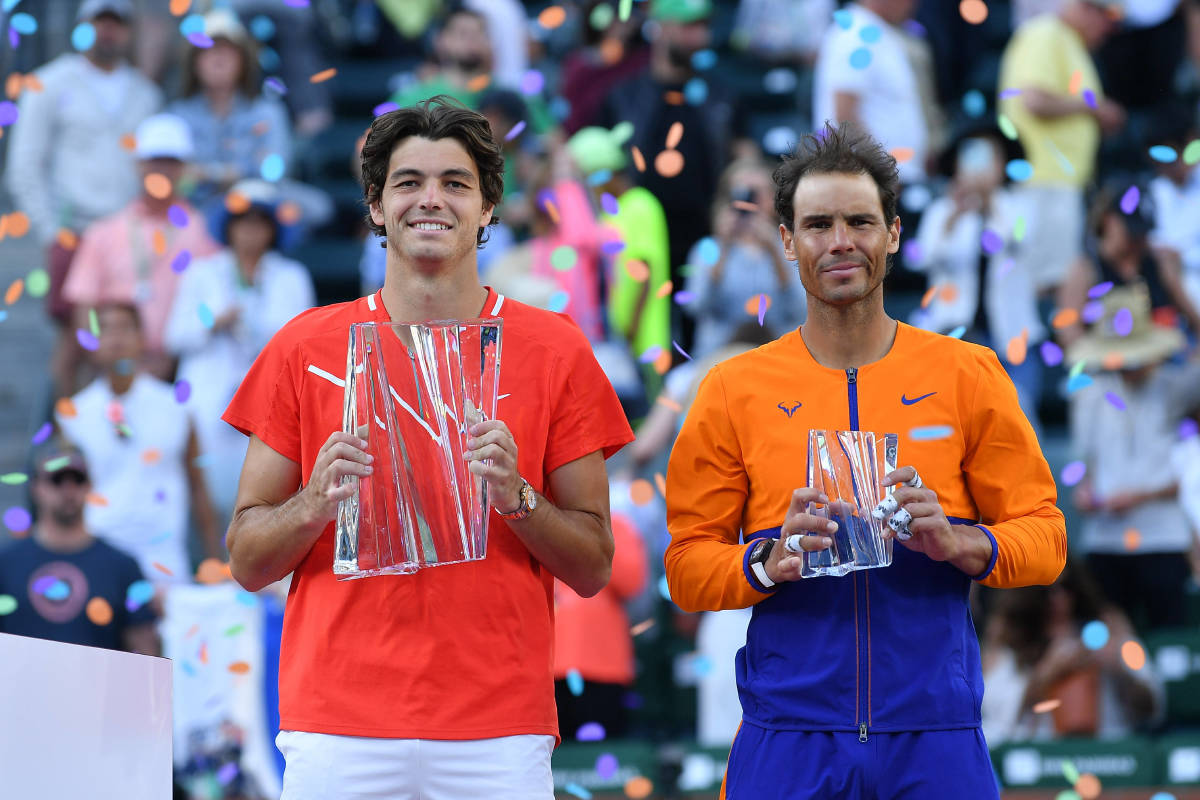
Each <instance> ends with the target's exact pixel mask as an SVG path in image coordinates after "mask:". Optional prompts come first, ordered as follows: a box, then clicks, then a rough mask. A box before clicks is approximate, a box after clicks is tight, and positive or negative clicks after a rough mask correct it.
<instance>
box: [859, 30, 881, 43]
mask: <svg viewBox="0 0 1200 800" xmlns="http://www.w3.org/2000/svg"><path fill="white" fill-rule="evenodd" d="M882 36H883V30H882V29H881V28H880V27H879V26H878V25H864V26H863V28H862V29H861V30H860V31H859V32H858V38H860V39H862V40H863V41H864V42H866V43H867V44H875V43H876V42H878V41H879V39H880V38H881V37H882Z"/></svg>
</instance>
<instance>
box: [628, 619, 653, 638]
mask: <svg viewBox="0 0 1200 800" xmlns="http://www.w3.org/2000/svg"><path fill="white" fill-rule="evenodd" d="M653 627H654V618H653V617H651V618H650V619H644V620H642V621H641V622H639V623H638V624H637V625H634V626H633V627H632V628H630V629H629V635H630V636H641V635H642V634H643V633H645V632H646V631H648V630H650V629H651V628H653Z"/></svg>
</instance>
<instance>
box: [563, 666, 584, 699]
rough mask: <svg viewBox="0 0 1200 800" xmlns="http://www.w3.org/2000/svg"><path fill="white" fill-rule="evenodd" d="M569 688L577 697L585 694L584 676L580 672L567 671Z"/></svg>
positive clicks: (575, 670) (574, 670)
mask: <svg viewBox="0 0 1200 800" xmlns="http://www.w3.org/2000/svg"><path fill="white" fill-rule="evenodd" d="M567 688H568V689H570V690H571V694H573V695H574V696H575V697H579V695H581V694H583V676H582V675H580V674H579V670H577V669H569V670H567Z"/></svg>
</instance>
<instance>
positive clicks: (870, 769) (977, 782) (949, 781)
mask: <svg viewBox="0 0 1200 800" xmlns="http://www.w3.org/2000/svg"><path fill="white" fill-rule="evenodd" d="M725 797H726V798H728V800H776V798H777V799H778V800H808V798H812V800H827V799H828V798H839V800H843V799H845V800H936V798H956V799H959V798H970V800H999V797H1000V792H999V789H998V788H997V784H996V776H995V773H994V772H993V770H992V760H991V757H990V756H989V755H988V749H987V743H986V742H984V739H983V732H982V731H980V730H979V729H978V728H962V729H958V730H949V731H918V732H913V733H871V734H869V735H868V737H867V741H865V742H860V741H859V740H858V734H857V733H851V732H845V733H842V732H838V733H829V732H810V731H769V730H766V729H764V728H760V727H758V726H757V725H753V724H751V723H748V722H743V723H742V726H741V728H740V729H739V730H738V734H737V738H735V739H734V741H733V749H732V750H731V751H730V753H729V766H728V767H727V769H726V772H725Z"/></svg>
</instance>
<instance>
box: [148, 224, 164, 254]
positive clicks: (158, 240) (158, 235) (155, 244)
mask: <svg viewBox="0 0 1200 800" xmlns="http://www.w3.org/2000/svg"><path fill="white" fill-rule="evenodd" d="M150 249H151V250H153V251H154V255H156V256H161V255H162V254H163V253H165V252H167V235H166V234H165V233H163V232H162V231H161V230H156V231H155V232H154V233H153V234H152V235H151V236H150Z"/></svg>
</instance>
